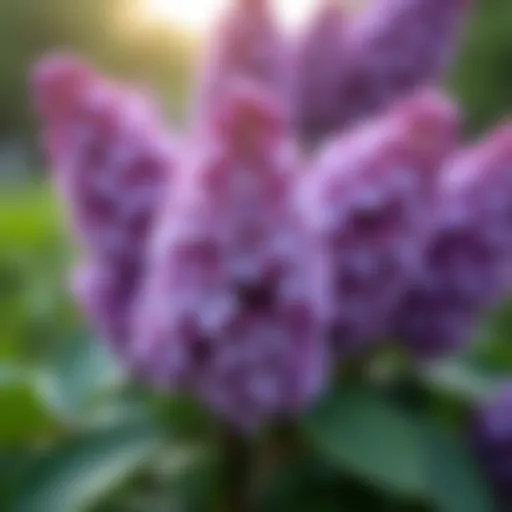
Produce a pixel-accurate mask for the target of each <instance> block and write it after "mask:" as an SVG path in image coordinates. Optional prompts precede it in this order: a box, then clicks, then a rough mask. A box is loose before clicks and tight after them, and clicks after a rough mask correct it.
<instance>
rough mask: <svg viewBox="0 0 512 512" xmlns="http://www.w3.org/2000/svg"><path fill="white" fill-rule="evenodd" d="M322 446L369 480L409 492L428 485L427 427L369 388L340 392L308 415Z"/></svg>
mask: <svg viewBox="0 0 512 512" xmlns="http://www.w3.org/2000/svg"><path fill="white" fill-rule="evenodd" d="M304 428H305V432H306V434H307V435H309V437H310V439H311V440H312V442H313V443H314V445H315V446H316V448H317V449H318V450H319V451H320V452H321V453H322V454H323V455H324V456H325V457H327V458H328V459H329V460H331V461H332V462H334V463H336V464H337V465H338V466H339V467H340V468H342V469H344V470H346V471H349V472H352V473H354V474H357V475H359V476H360V477H362V478H364V479H366V480H367V481H368V482H369V483H372V484H376V485H378V486H380V487H384V488H387V489H389V490H394V491H398V492H402V493H406V494H411V495H415V494H421V493H423V492H424V491H425V487H426V474H425V462H424V461H425V455H424V452H423V445H422V437H421V431H420V429H419V428H418V427H417V425H416V424H415V423H414V421H412V420H411V419H410V418H409V417H408V416H407V415H406V414H405V413H403V412H402V411H401V410H400V409H398V408H395V407H394V406H393V405H391V404H390V403H387V402H386V401H385V400H383V399H382V398H380V397H379V396H377V395H374V394H372V393H371V392H370V391H365V390H346V389H338V390H335V391H334V392H333V393H332V395H331V396H329V397H327V398H326V399H325V400H323V401H321V402H320V403H319V404H318V406H317V407H315V408H314V410H312V411H311V412H310V413H309V414H308V415H307V416H306V418H305V421H304Z"/></svg>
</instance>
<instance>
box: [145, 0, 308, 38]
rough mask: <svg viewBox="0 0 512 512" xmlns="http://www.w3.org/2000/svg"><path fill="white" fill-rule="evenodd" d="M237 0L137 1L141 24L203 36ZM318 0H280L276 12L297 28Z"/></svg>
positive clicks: (284, 20) (288, 25)
mask: <svg viewBox="0 0 512 512" xmlns="http://www.w3.org/2000/svg"><path fill="white" fill-rule="evenodd" d="M230 1H234V0H137V19H138V21H139V23H144V22H147V23H158V24H169V25H173V26H177V27H180V28H183V29H185V30H187V31H190V32H193V33H195V34H198V35H200V34H201V33H204V32H205V31H206V30H207V29H208V27H209V26H210V25H211V24H212V23H213V22H214V21H215V19H217V17H218V16H219V14H220V13H221V12H222V10H223V9H224V8H225V7H226V5H227V4H229V2H230ZM315 5H318V0H277V1H275V9H276V14H277V15H278V17H279V19H280V20H281V21H282V23H283V24H284V25H285V26H287V27H289V28H293V27H296V26H298V25H300V24H301V23H303V22H304V21H305V19H306V18H307V16H308V14H310V13H311V12H312V11H313V9H314V8H315Z"/></svg>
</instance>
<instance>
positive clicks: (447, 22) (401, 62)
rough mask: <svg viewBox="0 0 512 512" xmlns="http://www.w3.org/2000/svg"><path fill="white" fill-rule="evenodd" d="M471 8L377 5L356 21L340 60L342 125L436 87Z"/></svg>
mask: <svg viewBox="0 0 512 512" xmlns="http://www.w3.org/2000/svg"><path fill="white" fill-rule="evenodd" d="M469 3H470V0H375V1H374V2H370V5H369V6H368V7H367V8H366V10H365V11H364V12H362V13H360V14H359V15H357V16H354V17H353V21H352V22H351V23H350V24H348V28H347V30H346V32H347V34H346V45H345V52H343V54H342V55H341V56H340V62H341V65H340V75H339V76H340V83H341V85H340V86H339V96H338V102H337V105H338V107H337V110H338V115H339V119H338V123H339V125H340V126H346V125H347V123H352V122H353V121H355V120H358V119H362V118H366V117H369V116H371V115H373V114H375V113H378V112H379V111H380V110H381V109H382V108H385V107H387V106H388V105H389V104H391V103H392V102H393V101H396V100H397V99H399V98H400V97H402V96H403V95H406V94H410V93H411V92H412V90H413V89H415V88H417V87H419V86H424V85H426V84H429V83H435V82H437V80H438V79H439V78H440V76H441V74H442V73H443V72H444V71H445V69H446V67H447V64H448V63H449V62H450V58H451V56H452V54H453V53H454V48H455V46H456V43H457V41H458V39H459V33H460V28H461V25H462V21H463V18H464V14H465V13H466V10H467V6H468V4H469ZM347 55H349V56H350V58H351V62H350V64H349V67H348V69H347V64H346V62H345V60H346V56H347Z"/></svg>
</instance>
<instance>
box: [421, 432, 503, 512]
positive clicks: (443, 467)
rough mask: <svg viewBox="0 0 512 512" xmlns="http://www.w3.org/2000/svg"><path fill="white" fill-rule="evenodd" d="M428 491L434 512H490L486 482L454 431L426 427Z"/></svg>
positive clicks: (470, 454)
mask: <svg viewBox="0 0 512 512" xmlns="http://www.w3.org/2000/svg"><path fill="white" fill-rule="evenodd" d="M427 432H428V454H429V488H430V489H429V490H430V495H431V496H432V499H433V501H434V503H435V506H436V509H435V510H436V511H438V512H493V511H494V504H493V498H492V493H491V491H490V488H489V485H488V482H487V481H486V479H485V478H484V476H483V475H482V472H481V471H480V469H479V466H478V463H477V461H475V457H474V455H473V454H472V452H471V450H470V448H469V446H468V445H467V443H466V442H465V440H464V439H462V438H461V437H460V436H458V435H457V434H456V433H454V432H451V431H449V430H441V429H440V428H435V427H429V428H428V430H427Z"/></svg>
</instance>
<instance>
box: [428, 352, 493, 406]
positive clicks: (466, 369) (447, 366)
mask: <svg viewBox="0 0 512 512" xmlns="http://www.w3.org/2000/svg"><path fill="white" fill-rule="evenodd" d="M424 377H425V378H426V379H427V381H428V383H429V384H430V385H431V386H434V387H436V388H439V389H441V390H442V391H445V392H448V393H450V394H455V395H456V396H457V397H459V398H462V399H465V400H468V401H470V402H473V401H474V400H481V399H485V398H487V397H489V396H492V395H493V394H494V392H495V391H496V389H497V387H498V386H499V379H498V378H497V377H493V376H492V375H490V374H489V373H488V372H485V371H483V370H482V369H480V368H478V366H477V365H476V364H475V363H472V362H470V361H467V360H465V359H462V358H455V359H448V360H445V361H441V362H436V363H433V364H431V365H429V366H427V367H426V368H425V372H424Z"/></svg>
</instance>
